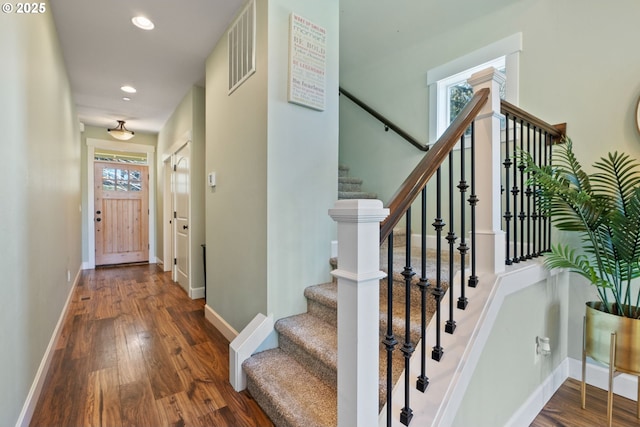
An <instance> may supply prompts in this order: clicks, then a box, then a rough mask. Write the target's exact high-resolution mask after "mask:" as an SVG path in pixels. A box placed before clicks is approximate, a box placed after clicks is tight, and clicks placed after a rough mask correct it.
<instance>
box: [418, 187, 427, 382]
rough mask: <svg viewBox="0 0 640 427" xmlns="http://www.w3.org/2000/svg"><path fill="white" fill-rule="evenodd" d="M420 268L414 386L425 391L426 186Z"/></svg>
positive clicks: (423, 194)
mask: <svg viewBox="0 0 640 427" xmlns="http://www.w3.org/2000/svg"><path fill="white" fill-rule="evenodd" d="M421 225H422V227H421V254H420V261H421V264H422V265H421V268H422V276H420V281H419V282H418V287H419V288H420V338H421V340H420V352H421V354H420V376H419V377H418V380H417V381H416V388H417V389H418V390H420V391H421V392H423V393H424V392H425V390H426V389H427V386H428V385H429V378H428V377H427V334H426V331H427V290H428V289H429V280H428V279H427V187H425V188H423V189H422V221H421Z"/></svg>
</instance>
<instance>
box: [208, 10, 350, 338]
mask: <svg viewBox="0 0 640 427" xmlns="http://www.w3.org/2000/svg"><path fill="white" fill-rule="evenodd" d="M291 12H295V13H297V14H299V15H301V16H303V17H305V18H307V19H309V20H311V21H313V22H315V23H316V24H318V25H321V26H323V27H325V28H326V29H327V32H328V34H329V37H328V41H327V51H328V53H327V81H326V87H327V91H326V93H327V99H326V104H327V108H326V109H325V110H324V111H315V110H310V109H307V108H304V107H301V106H297V105H293V104H289V103H288V102H287V72H288V31H289V30H288V28H289V23H288V22H289V15H290V13H291ZM338 32H339V29H338V4H337V1H330V2H322V3H317V2H313V1H311V0H304V1H296V2H293V1H285V0H270V1H267V0H257V48H256V72H255V74H253V75H252V76H251V77H250V78H249V79H248V80H246V81H245V82H244V83H243V84H242V86H240V87H239V88H238V89H236V90H235V91H234V92H233V93H232V94H231V95H229V93H228V78H227V72H228V71H227V69H228V65H227V39H226V36H225V37H223V39H222V40H221V41H220V43H219V44H218V45H217V46H216V48H215V49H214V51H213V53H212V54H211V55H210V56H209V58H208V60H207V78H206V111H207V119H206V127H207V135H206V140H207V147H206V170H207V172H209V171H215V172H216V173H217V183H218V184H217V186H216V188H215V189H213V190H211V191H208V192H207V193H206V212H207V213H206V217H207V220H206V221H207V224H206V228H207V304H208V305H209V306H210V307H211V308H212V309H213V310H214V311H215V312H216V313H217V314H218V315H220V316H221V317H222V318H223V319H224V320H225V321H226V322H227V323H229V324H230V325H231V326H232V327H233V328H234V329H235V330H236V331H240V330H242V328H244V327H245V326H246V325H247V323H248V322H249V321H250V320H251V319H252V318H253V317H254V316H255V315H256V314H257V313H264V314H271V313H273V314H274V316H275V318H276V319H277V318H280V317H283V316H287V315H291V314H294V313H300V312H303V311H305V310H306V304H305V300H304V296H303V290H304V288H305V287H307V286H310V285H314V284H318V283H322V282H324V281H328V280H330V275H329V257H330V246H331V245H330V242H331V240H332V239H334V238H335V225H334V224H333V222H332V221H331V218H329V216H328V213H327V211H328V209H329V208H331V207H332V206H333V203H334V201H335V200H336V198H337V175H338V172H337V169H338V109H337V86H338Z"/></svg>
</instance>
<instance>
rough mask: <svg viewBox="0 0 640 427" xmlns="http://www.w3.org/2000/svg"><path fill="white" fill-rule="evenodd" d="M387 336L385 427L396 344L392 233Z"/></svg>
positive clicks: (389, 412)
mask: <svg viewBox="0 0 640 427" xmlns="http://www.w3.org/2000/svg"><path fill="white" fill-rule="evenodd" d="M387 244H388V245H389V248H388V250H387V334H386V335H385V337H384V341H382V343H383V344H384V346H385V348H386V351H387V427H391V425H392V412H391V410H392V409H393V408H392V406H391V397H392V395H391V392H392V391H393V351H394V350H395V348H396V345H397V344H398V341H397V340H396V337H395V336H394V335H393V232H391V234H389V237H388V238H387Z"/></svg>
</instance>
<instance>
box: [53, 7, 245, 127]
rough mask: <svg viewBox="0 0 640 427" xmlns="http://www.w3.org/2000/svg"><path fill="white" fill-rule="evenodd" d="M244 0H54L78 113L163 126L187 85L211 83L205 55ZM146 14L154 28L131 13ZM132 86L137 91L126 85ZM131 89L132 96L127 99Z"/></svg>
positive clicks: (105, 121) (105, 122) (89, 121)
mask: <svg viewBox="0 0 640 427" xmlns="http://www.w3.org/2000/svg"><path fill="white" fill-rule="evenodd" d="M243 4H244V0H188V1H177V0H135V1H131V0H108V1H95V0H56V1H51V2H50V7H51V9H52V13H53V18H54V21H55V24H56V29H57V32H58V36H59V38H60V44H61V47H62V54H63V57H64V60H65V64H66V67H67V72H68V74H69V78H70V80H71V89H72V92H73V97H74V99H75V102H76V108H77V112H78V116H79V120H80V121H81V122H83V123H84V124H86V125H92V126H99V127H104V128H107V127H115V125H116V124H117V123H116V120H125V121H126V127H127V128H128V129H130V130H133V131H140V132H158V131H159V130H160V129H161V128H162V126H163V125H164V123H165V122H166V120H167V119H168V118H169V116H170V115H171V113H172V112H173V110H174V109H175V108H176V107H177V105H178V104H179V103H180V101H181V100H182V98H183V97H184V96H185V95H186V93H187V91H188V90H189V89H190V88H191V87H192V86H193V85H194V84H196V85H199V86H204V76H205V60H206V58H207V56H209V54H210V53H211V51H212V50H213V48H214V46H215V45H216V43H217V42H218V40H219V39H220V38H221V37H222V36H223V35H224V34H225V30H226V28H227V27H228V26H229V24H230V23H231V22H232V21H233V19H234V17H235V16H236V14H237V12H238V11H239V10H240V8H241V7H242V5H243ZM136 15H144V16H146V17H147V18H149V19H151V20H152V21H153V22H154V23H155V29H154V30H152V31H144V30H141V29H139V28H136V27H135V26H133V24H132V23H131V18H132V17H134V16H136ZM123 85H131V86H134V87H135V88H136V89H137V93H135V94H132V95H126V94H125V93H124V92H122V91H121V90H120V87H121V86H123ZM123 96H129V97H130V98H131V101H123V100H122V97H123Z"/></svg>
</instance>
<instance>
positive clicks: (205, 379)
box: [31, 265, 640, 427]
mask: <svg viewBox="0 0 640 427" xmlns="http://www.w3.org/2000/svg"><path fill="white" fill-rule="evenodd" d="M203 307H204V300H195V301H194V300H191V299H190V298H188V297H187V295H186V293H185V292H184V291H183V290H182V289H181V288H180V287H179V286H178V285H177V284H175V283H173V282H172V281H171V278H170V275H169V273H163V272H162V271H161V270H160V269H159V268H158V267H157V266H155V265H141V266H130V267H118V268H102V269H97V270H87V271H84V272H83V273H82V278H81V280H80V283H79V284H78V286H77V287H76V289H75V291H74V294H73V297H72V301H71V303H70V305H69V312H68V313H67V317H66V319H65V322H64V326H63V329H62V333H61V336H60V339H59V341H58V342H57V345H56V347H55V352H54V355H53V360H52V362H51V367H50V368H49V372H48V373H47V378H46V380H45V384H44V388H43V390H42V394H41V396H40V399H39V401H38V404H37V406H36V409H35V412H34V416H33V418H32V420H31V426H47V427H54V426H55V427H74V426H104V427H119V426H137V427H145V426H148V427H156V426H207V427H216V426H221V427H245V426H246V427H273V423H272V422H271V421H270V420H269V419H268V418H267V416H266V415H265V414H264V413H263V412H262V410H261V409H260V408H259V407H258V405H257V404H256V402H255V401H254V400H253V399H252V398H251V396H250V395H249V394H248V393H246V392H241V393H237V392H235V391H234V390H233V388H232V387H231V385H230V384H229V381H228V378H229V362H228V360H229V342H228V341H227V340H226V339H225V338H224V337H223V336H222V335H221V334H220V333H219V332H218V331H217V330H216V329H215V328H214V327H213V326H211V324H209V322H208V321H207V320H205V318H204V313H203ZM587 392H588V394H587V409H586V410H583V409H581V407H580V382H579V381H575V380H572V379H569V380H567V381H566V382H565V383H564V384H563V385H562V387H561V388H560V389H559V390H558V391H557V392H556V393H555V394H554V396H553V397H552V398H551V400H550V401H549V402H548V403H547V405H546V406H545V408H544V409H543V411H542V412H541V413H540V414H539V415H538V417H537V418H536V419H535V420H534V421H533V423H532V424H531V427H552V426H553V427H563V426H566V427H598V426H606V422H607V416H606V413H607V410H606V401H607V394H606V391H604V390H600V389H597V388H595V387H591V386H588V389H587ZM635 414H636V403H635V402H633V401H631V400H628V399H625V398H623V397H620V396H615V398H614V409H613V425H614V426H615V427H640V420H638V419H637V418H636V415H635Z"/></svg>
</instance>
